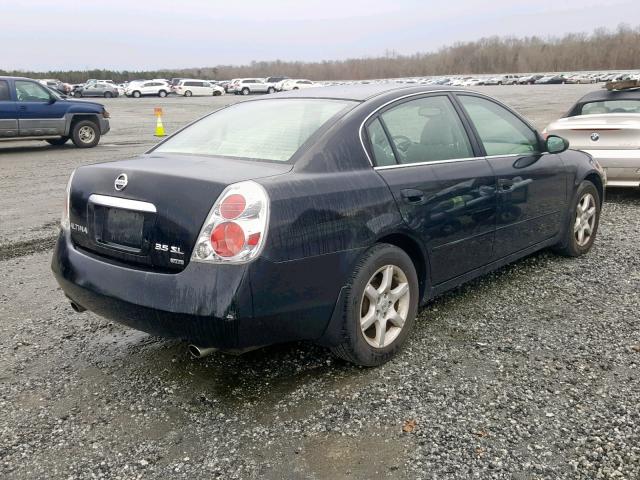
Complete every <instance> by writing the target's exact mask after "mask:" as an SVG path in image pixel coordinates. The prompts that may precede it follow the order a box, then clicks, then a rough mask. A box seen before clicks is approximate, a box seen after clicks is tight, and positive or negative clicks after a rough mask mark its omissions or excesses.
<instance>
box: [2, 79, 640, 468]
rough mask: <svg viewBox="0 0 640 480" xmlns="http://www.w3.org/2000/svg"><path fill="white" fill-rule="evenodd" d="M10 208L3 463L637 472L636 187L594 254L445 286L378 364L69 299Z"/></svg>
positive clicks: (542, 257)
mask: <svg viewBox="0 0 640 480" xmlns="http://www.w3.org/2000/svg"><path fill="white" fill-rule="evenodd" d="M565 87H568V86H565ZM503 88H505V89H506V88H508V87H503ZM505 92H506V90H505ZM522 92H524V90H522ZM518 95H522V94H521V93H520V91H518ZM525 97H526V98H525ZM522 98H523V99H526V100H527V101H528V102H532V100H531V99H530V98H529V97H528V96H526V95H523V97H522ZM509 103H511V104H515V102H513V101H512V102H509ZM123 105H124V104H123ZM516 106H517V105H516ZM545 108H546V107H545ZM538 115H539V116H540V117H542V116H543V114H542V113H539V114H538ZM114 137H116V136H115V135H114ZM110 141H111V140H110ZM113 141H118V137H116V138H114V139H113ZM29 148H31V147H29ZM106 148H109V147H106ZM14 150H15V151H14ZM96 150H97V149H96ZM38 152H39V150H38ZM69 152H70V151H69ZM36 153H37V152H36V150H35V149H34V150H33V151H31V150H29V151H27V152H22V151H20V150H19V147H12V150H11V152H9V153H8V154H7V155H6V156H3V155H5V154H4V153H0V166H2V165H4V166H6V165H7V163H5V162H6V161H7V162H9V163H10V162H14V161H16V160H17V158H16V157H20V156H22V157H23V158H25V159H26V161H27V162H28V161H32V159H33V158H36V159H37V160H40V161H41V160H42V159H41V158H39V157H40V155H41V154H40V153H37V154H36ZM134 153H135V152H134ZM7 159H8V160H7ZM74 162H75V163H80V162H82V159H81V158H80V157H75V156H73V159H72V160H69V161H68V162H67V163H65V168H66V167H69V168H70V167H71V166H72V165H71V164H72V163H74ZM16 163H17V162H16ZM3 175H5V176H4V177H3V179H4V180H7V179H12V180H11V181H12V182H13V184H15V183H17V182H19V180H17V179H16V178H17V177H14V176H11V175H13V173H12V172H11V171H9V172H8V173H7V170H6V169H5V170H3ZM20 181H21V180H20ZM51 183H52V184H53V182H51ZM63 183H64V181H63V180H61V179H58V185H57V188H63V187H64V185H63ZM43 185H44V184H43ZM46 188H47V189H48V188H54V187H53V186H49V185H48V184H47V185H46ZM3 195H5V196H3ZM7 198H8V196H6V194H0V205H3V206H4V202H5V199H7ZM25 199H27V200H28V199H29V196H27V195H26V196H24V197H23V198H22V201H23V202H24V203H30V202H28V201H25ZM10 202H14V199H10ZM10 202H9V203H10ZM36 210H37V209H35V208H34V212H35V213H34V215H36V216H37V218H39V219H40V218H41V219H42V220H43V222H54V221H55V218H50V217H51V215H49V214H48V213H43V212H42V211H39V210H38V211H36ZM57 210H59V209H58V208H56V217H57ZM4 220H5V219H4V218H0V221H4ZM21 221H22V220H20V221H18V220H15V221H14V220H11V222H9V223H2V225H3V232H2V234H3V235H5V238H6V239H8V242H9V243H8V244H5V245H4V247H5V248H4V250H9V251H11V252H15V253H14V254H10V255H9V254H6V252H5V254H6V256H5V257H3V258H4V260H0V269H1V271H2V272H3V275H2V277H0V319H1V320H2V327H3V328H2V329H0V345H2V346H3V347H4V348H2V349H0V477H1V478H7V479H11V478H19V479H23V478H29V479H32V478H63V479H67V478H69V479H87V478H116V479H117V478H122V479H131V478H194V477H195V476H200V477H202V478H223V479H229V478H231V479H233V478H239V479H245V478H248V479H253V478H267V479H270V478H273V479H281V478H287V479H298V478H300V479H302V478H312V479H325V478H331V479H337V478H353V479H360V478H362V479H369V478H393V479H402V478H411V479H414V478H424V479H457V478H460V479H466V478H481V479H485V478H499V479H503V478H504V479H523V480H524V479H538V478H540V479H542V478H545V479H546V478H552V479H556V478H566V479H595V478H616V477H617V478H623V479H635V478H640V375H639V374H638V369H639V365H640V330H639V329H638V326H639V324H640V318H639V314H638V303H639V300H640V299H639V295H638V291H639V288H640V268H639V267H640V247H639V246H638V242H637V238H638V237H640V191H613V192H609V194H608V201H607V203H606V204H605V208H604V210H603V217H602V223H601V229H600V232H599V236H598V238H597V240H596V244H595V247H594V249H593V250H592V252H591V253H590V254H589V255H587V256H584V257H581V258H578V259H566V258H561V257H557V256H555V255H553V254H551V253H549V252H541V253H539V254H536V255H533V256H531V257H528V258H527V259H525V260H522V261H520V262H518V263H516V264H514V265H511V266H508V267H506V268H503V269H501V270H499V271H498V272H496V273H494V274H491V275H488V276H486V277H484V278H482V279H480V280H477V281H474V282H472V283H470V284H468V285H466V286H465V287H463V288H460V289H457V290H455V291H453V292H451V293H449V294H447V295H444V296H442V297H440V298H439V299H437V300H435V301H434V302H432V303H431V304H429V305H428V307H427V308H425V309H423V310H422V311H421V312H420V316H419V319H418V321H417V322H416V325H415V329H414V332H413V334H412V336H411V338H410V341H409V342H408V345H407V348H405V349H404V350H403V352H402V353H401V354H400V355H399V356H398V357H397V358H395V359H394V360H393V361H391V362H389V363H388V364H386V365H384V366H383V367H380V368H376V369H361V368H357V367H354V366H352V365H349V364H346V363H344V362H342V361H340V360H337V359H335V358H334V357H332V356H331V355H330V354H329V353H327V352H326V351H324V350H322V349H320V348H318V347H315V346H312V345H308V344H305V343H301V344H293V345H291V344H290V345H282V346H274V347H269V348H265V349H261V350H257V351H254V352H251V353H248V354H245V355H243V356H230V355H224V354H216V355H213V356H211V357H208V358H206V359H204V360H192V359H190V358H189V357H188V355H187V353H186V349H185V346H184V345H183V344H182V343H180V342H175V341H167V340H163V339H158V338H155V337H151V336H149V335H146V334H143V333H140V332H136V331H133V330H130V329H127V328H125V327H122V326H120V325H118V324H112V323H110V322H108V321H106V320H104V319H101V318H100V317H97V316H95V315H93V314H91V313H83V314H74V313H73V312H72V311H71V309H70V308H69V306H68V304H67V302H66V301H65V300H64V298H63V295H62V293H61V292H60V290H59V289H58V288H57V285H56V283H55V281H54V280H53V278H52V276H51V274H50V269H49V261H50V256H51V252H50V251H48V250H46V249H47V248H48V247H47V246H42V248H40V250H42V251H38V250H39V249H38V248H36V247H37V246H38V245H37V244H38V242H37V238H38V237H37V236H34V235H36V234H32V233H29V234H24V235H23V232H22V233H19V234H18V233H15V232H6V231H4V225H7V224H11V225H16V226H17V227H19V226H20V225H22V224H21V223H20V222H21ZM49 228H50V229H54V228H55V227H54V224H53V223H52V224H51V225H50V227H49ZM25 231H27V230H25ZM38 235H40V234H38ZM24 239H27V240H26V241H23V240H24ZM27 242H32V243H33V244H34V245H35V246H36V247H34V248H31V249H30V248H26V247H24V245H26V244H27ZM7 245H13V247H12V248H7ZM19 246H20V248H23V249H22V250H19V251H17V250H16V249H17V248H18V247H19ZM31 252H36V253H31Z"/></svg>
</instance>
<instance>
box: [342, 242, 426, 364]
mask: <svg viewBox="0 0 640 480" xmlns="http://www.w3.org/2000/svg"><path fill="white" fill-rule="evenodd" d="M418 296H419V288H418V277H417V274H416V270H415V267H414V265H413V262H412V261H411V259H410V258H409V256H408V255H407V254H406V253H405V252H404V251H402V250H400V249H399V248H398V247H395V246H393V245H388V244H384V243H383V244H378V245H375V246H373V247H372V248H370V249H369V250H368V251H367V252H366V253H365V254H364V255H363V257H362V259H361V260H360V261H359V262H358V265H357V267H356V270H355V272H354V274H353V276H352V278H351V281H350V284H349V286H348V290H347V296H346V304H345V308H344V313H343V322H344V323H343V325H342V342H341V343H340V344H339V345H337V346H335V347H333V348H332V351H333V352H334V353H335V354H336V355H338V356H339V357H341V358H343V359H345V360H347V361H349V362H352V363H355V364H358V365H364V366H376V365H381V364H383V363H385V362H387V361H388V360H390V359H391V358H392V357H393V356H394V355H395V354H396V353H397V352H398V351H399V350H400V348H401V347H402V345H403V344H404V342H405V340H406V338H407V335H408V334H409V332H410V331H411V328H412V326H413V323H414V321H415V317H416V313H417V310H418Z"/></svg>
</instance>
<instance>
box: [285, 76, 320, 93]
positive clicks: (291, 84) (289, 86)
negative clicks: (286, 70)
mask: <svg viewBox="0 0 640 480" xmlns="http://www.w3.org/2000/svg"><path fill="white" fill-rule="evenodd" d="M315 86H316V85H315V84H314V83H313V82H312V81H311V80H304V79H299V80H286V81H285V82H284V83H283V84H282V91H283V92H287V91H289V90H302V89H304V88H313V87H315Z"/></svg>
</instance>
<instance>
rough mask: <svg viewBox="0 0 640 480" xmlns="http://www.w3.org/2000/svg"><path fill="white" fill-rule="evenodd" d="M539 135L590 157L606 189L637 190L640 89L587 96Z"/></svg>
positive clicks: (605, 91)
mask: <svg viewBox="0 0 640 480" xmlns="http://www.w3.org/2000/svg"><path fill="white" fill-rule="evenodd" d="M543 133H546V134H549V135H558V136H561V137H563V138H565V139H567V140H568V141H569V144H570V145H571V148H573V149H576V150H583V151H585V152H587V153H588V154H589V155H591V156H592V157H593V158H594V159H595V160H597V162H598V163H599V164H600V165H602V167H603V168H604V169H605V171H606V173H607V186H608V187H639V186H640V89H637V88H636V89H629V90H618V91H607V90H599V91H595V92H592V93H589V94H587V95H585V96H584V97H582V98H581V99H580V100H578V102H577V103H576V104H575V105H574V106H573V107H571V110H569V113H567V115H566V117H564V118H560V119H559V120H556V121H555V122H552V123H550V124H549V126H547V128H546V129H545V130H544V132H543Z"/></svg>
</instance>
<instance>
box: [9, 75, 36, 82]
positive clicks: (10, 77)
mask: <svg viewBox="0 0 640 480" xmlns="http://www.w3.org/2000/svg"><path fill="white" fill-rule="evenodd" d="M0 80H32V81H34V82H37V81H38V80H36V79H34V78H27V77H12V76H9V75H6V76H2V75H0Z"/></svg>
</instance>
